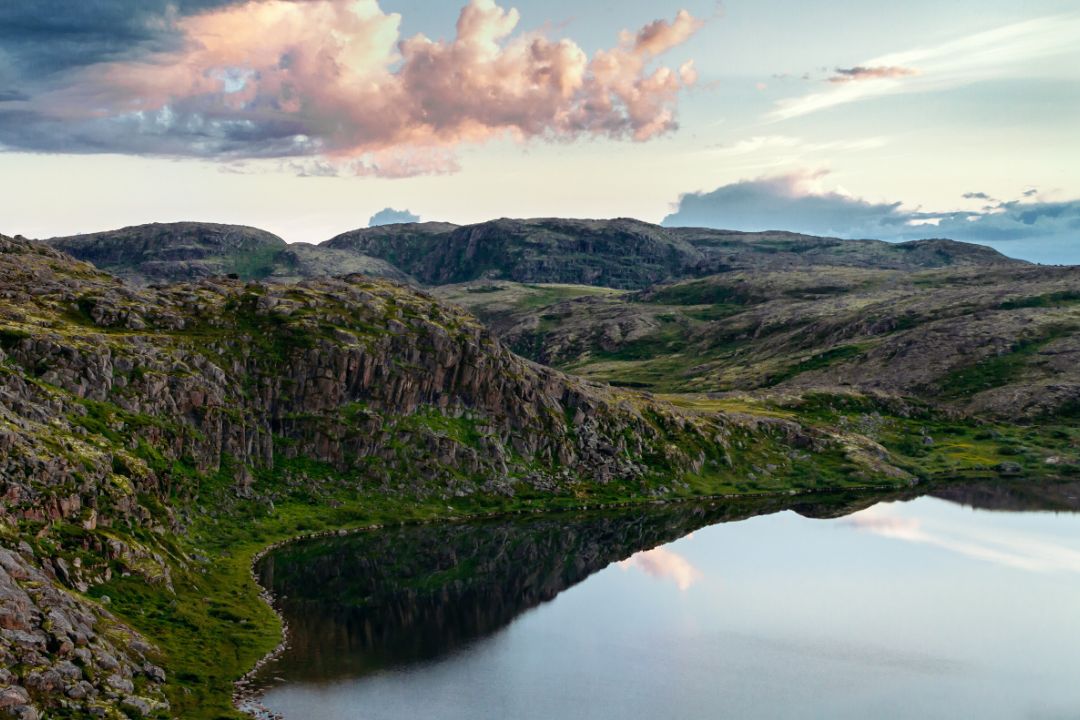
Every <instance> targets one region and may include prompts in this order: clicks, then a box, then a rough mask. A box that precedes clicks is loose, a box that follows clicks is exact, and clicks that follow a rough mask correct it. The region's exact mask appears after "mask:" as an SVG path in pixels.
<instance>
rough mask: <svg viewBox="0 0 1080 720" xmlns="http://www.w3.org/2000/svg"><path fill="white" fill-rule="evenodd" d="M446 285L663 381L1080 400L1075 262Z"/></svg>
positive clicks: (572, 349)
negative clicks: (622, 283) (624, 289)
mask: <svg viewBox="0 0 1080 720" xmlns="http://www.w3.org/2000/svg"><path fill="white" fill-rule="evenodd" d="M439 292H440V295H441V296H442V297H444V298H446V299H449V300H452V301H453V302H457V303H459V304H462V305H464V306H465V307H468V308H470V309H472V310H473V311H474V312H476V313H477V314H478V315H479V316H480V317H481V318H483V319H484V320H485V321H486V322H487V323H488V324H489V325H490V326H491V327H492V328H493V330H494V331H495V332H497V333H498V334H499V335H500V336H501V337H502V338H503V340H504V341H505V342H506V343H507V344H509V345H510V346H511V347H513V348H514V349H516V350H517V351H518V352H521V353H523V354H525V355H526V356H529V357H532V358H534V359H535V360H537V361H539V362H545V363H548V364H552V365H555V366H557V367H561V368H564V369H566V370H568V371H571V372H574V373H577V374H580V375H582V376H584V377H590V378H594V379H598V380H604V381H606V382H611V383H615V384H621V385H628V386H632V387H643V388H648V389H651V390H654V391H663V392H699V393H700V392H712V393H718V392H732V391H762V390H775V391H780V392H790V391H799V392H803V391H806V390H808V389H811V388H830V389H835V388H844V389H847V390H855V391H859V392H864V393H878V392H880V393H887V394H890V395H895V396H903V397H913V398H919V399H921V400H924V401H927V402H932V403H934V404H935V405H937V406H941V407H951V408H955V409H958V410H963V411H966V412H972V413H976V414H988V415H992V416H995V417H1000V418H1010V419H1018V418H1029V419H1033V418H1041V417H1051V416H1061V415H1071V414H1072V413H1075V412H1076V408H1078V407H1080V268H1077V267H1040V266H1026V267H1025V266H1020V267H1009V266H990V267H985V266H960V267H955V266H954V267H949V268H941V269H936V270H927V271H922V272H915V273H912V272H904V271H899V270H882V269H869V268H866V269H854V268H844V267H828V266H818V267H811V268H807V269H797V270H778V271H764V272H760V271H759V272H745V271H739V272H731V273H725V274H722V275H714V276H709V277H705V278H700V279H696V280H687V281H681V282H677V283H673V284H667V285H658V286H654V287H652V288H649V289H647V290H644V291H639V292H636V293H620V292H611V291H607V292H600V291H597V290H596V289H595V288H588V287H573V286H540V285H534V286H523V285H516V284H513V283H491V282H488V281H481V282H477V283H471V284H466V285H462V286H450V287H446V288H442V289H440V291H439Z"/></svg>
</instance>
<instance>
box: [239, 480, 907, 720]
mask: <svg viewBox="0 0 1080 720" xmlns="http://www.w3.org/2000/svg"><path fill="white" fill-rule="evenodd" d="M922 484H924V482H922V481H919V482H916V483H914V484H912V485H910V486H909V487H917V486H918V485H922ZM902 489H903V488H900V487H897V486H895V485H859V486H853V487H847V488H808V489H804V490H796V489H790V490H777V491H774V492H756V493H727V494H723V495H707V496H702V497H678V498H666V499H665V498H652V499H640V500H626V501H622V502H603V503H595V504H589V503H583V504H581V505H573V506H565V507H560V506H555V507H547V508H543V507H538V508H533V509H529V510H525V509H518V510H493V511H491V512H477V513H467V514H463V515H449V516H446V517H441V518H433V519H428V520H403V521H401V522H399V523H374V524H368V525H357V526H354V527H342V528H339V529H336V530H322V531H319V532H311V533H303V534H300V535H294V536H292V537H288V538H285V539H282V540H277V541H275V542H272V543H270V544H269V545H266V546H264V547H263V548H262V549H260V550H259V551H257V552H256V553H255V554H253V555H252V556H251V560H250V561H249V563H248V575H249V577H250V578H251V581H252V582H253V583H255V586H256V587H257V588H259V599H260V600H262V601H263V602H264V603H265V604H266V606H267V607H269V608H270V610H271V611H272V612H273V613H274V615H275V616H276V617H277V619H278V622H279V624H280V626H281V641H280V642H279V643H278V644H277V645H276V646H275V647H274V648H273V649H272V650H270V651H269V652H267V653H266V654H265V655H263V656H262V657H261V658H260V659H259V660H258V661H257V662H256V663H255V665H253V666H252V667H251V669H250V670H248V671H247V672H246V673H244V674H243V675H242V676H241V677H240V678H239V679H237V680H235V681H234V682H233V687H234V690H233V693H232V704H233V707H235V708H236V709H237V710H238V711H239V712H241V713H242V714H244V715H247V716H248V717H251V718H254V719H255V720H286V719H285V718H284V717H283V716H282V715H280V714H278V713H275V712H274V711H272V710H270V709H269V708H267V707H266V706H265V705H263V704H262V703H261V702H260V701H261V698H262V696H263V694H264V693H265V691H266V688H260V687H256V686H255V685H254V682H255V679H256V676H257V675H258V674H259V671H260V670H262V669H263V668H264V667H265V666H266V665H267V664H268V663H270V662H273V661H274V660H275V659H277V658H278V657H280V656H281V654H282V653H284V652H285V651H286V650H287V649H288V647H289V624H288V621H287V620H286V619H285V616H284V615H283V614H282V613H281V611H280V610H279V609H278V607H277V605H276V598H275V597H274V595H273V593H272V592H271V591H270V590H269V588H266V587H264V586H263V585H262V583H261V582H259V578H258V575H257V573H256V571H255V566H256V565H257V564H258V563H259V561H260V560H262V559H263V558H265V557H266V556H267V555H269V554H270V553H271V552H273V551H275V550H277V549H279V548H282V547H284V546H286V545H291V544H293V543H297V542H303V541H306V540H315V539H319V538H329V537H348V536H349V535H357V534H360V533H364V532H374V531H377V530H381V529H383V528H385V527H387V526H388V525H396V526H398V527H407V526H410V525H412V526H420V525H434V524H436V523H466V522H475V521H477V520H488V519H495V518H510V517H514V516H519V515H549V514H550V515H557V514H560V513H568V512H589V511H600V510H625V509H629V508H633V507H645V506H650V505H653V506H655V505H709V506H715V505H717V504H720V503H722V502H726V501H731V500H746V499H755V498H760V499H765V498H777V497H799V496H803V495H829V494H834V493H845V492H851V493H856V494H871V493H875V492H888V491H893V492H896V491H899V490H902Z"/></svg>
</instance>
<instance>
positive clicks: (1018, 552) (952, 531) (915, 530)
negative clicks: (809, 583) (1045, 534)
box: [843, 505, 1080, 573]
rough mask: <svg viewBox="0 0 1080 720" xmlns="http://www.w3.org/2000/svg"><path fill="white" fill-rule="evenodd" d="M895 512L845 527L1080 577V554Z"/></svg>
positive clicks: (883, 511)
mask: <svg viewBox="0 0 1080 720" xmlns="http://www.w3.org/2000/svg"><path fill="white" fill-rule="evenodd" d="M893 512H895V510H894V508H893V507H892V506H889V505H884V506H882V505H879V506H875V507H872V508H869V509H867V510H863V511H861V512H857V513H855V514H854V515H851V516H850V517H848V518H845V520H844V521H843V522H844V524H845V525H848V526H851V527H854V528H856V529H858V530H862V531H865V532H870V533H873V534H874V535H878V536H880V537H886V538H892V539H895V540H905V541H907V542H912V543H919V544H923V545H930V546H933V547H938V548H941V549H943V550H948V551H950V552H954V553H958V554H960V555H964V556H966V557H970V558H975V559H977V560H984V561H987V562H992V563H995V564H997V565H1003V566H1005V567H1011V568H1016V569H1019V570H1027V571H1030V572H1044V573H1052V572H1067V573H1080V550H1077V549H1075V548H1070V547H1066V546H1063V545H1060V544H1058V543H1055V542H1052V541H1049V540H1046V539H1042V538H1038V537H1033V536H1031V535H1026V534H1022V533H1018V532H1015V531H1006V530H1002V529H997V530H994V531H993V532H986V531H985V530H979V529H976V528H972V527H965V526H964V525H962V524H961V525H950V526H949V528H948V529H947V530H946V529H939V528H932V527H927V526H926V524H925V523H924V522H923V521H922V520H920V519H918V518H912V517H902V516H897V515H895V514H892V513H893Z"/></svg>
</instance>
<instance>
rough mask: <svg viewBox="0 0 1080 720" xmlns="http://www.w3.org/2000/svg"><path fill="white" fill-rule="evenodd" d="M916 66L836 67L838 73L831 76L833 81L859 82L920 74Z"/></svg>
mask: <svg viewBox="0 0 1080 720" xmlns="http://www.w3.org/2000/svg"><path fill="white" fill-rule="evenodd" d="M918 74H919V71H918V70H916V69H915V68H908V67H899V66H896V65H889V66H872V67H869V66H863V65H858V66H856V67H850V68H836V74H835V75H833V76H832V77H831V78H829V82H831V83H846V82H857V81H859V80H881V79H895V78H902V77H910V76H912V75H918Z"/></svg>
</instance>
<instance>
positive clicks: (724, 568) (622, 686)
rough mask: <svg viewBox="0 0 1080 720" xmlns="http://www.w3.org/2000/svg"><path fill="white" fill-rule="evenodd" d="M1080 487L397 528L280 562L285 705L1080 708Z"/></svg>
mask: <svg viewBox="0 0 1080 720" xmlns="http://www.w3.org/2000/svg"><path fill="white" fill-rule="evenodd" d="M1078 497H1080V485H1078V484H1055V485H1026V484H1024V483H1015V484H1012V485H1002V484H1001V483H996V484H987V485H980V484H973V483H966V484H957V485H946V486H941V487H939V488H937V489H936V490H934V491H932V494H928V495H922V496H916V494H915V493H911V494H909V495H906V496H898V495H894V496H887V497H876V498H874V497H866V496H862V497H860V496H848V497H837V498H822V499H819V500H814V501H812V502H811V501H807V500H805V499H798V498H785V499H778V498H774V499H768V500H762V501H753V502H751V501H740V502H732V503H724V504H719V505H713V506H708V507H691V506H673V505H668V506H663V507H658V508H650V509H648V510H633V511H622V512H617V513H616V512H607V513H568V514H557V515H545V516H530V517H526V518H523V519H514V520H504V521H485V522H477V523H460V524H451V525H439V526H417V527H401V528H390V529H384V530H380V531H376V532H370V533H362V534H357V535H351V536H347V537H334V538H328V539H318V540H309V541H303V542H298V543H294V544H291V545H288V546H285V547H283V548H280V549H279V550H277V551H275V552H274V553H272V554H270V555H269V556H267V558H265V559H264V560H263V561H262V562H261V563H260V565H259V567H258V571H259V574H260V577H261V578H262V581H263V583H264V584H265V585H266V586H267V587H268V588H270V589H272V591H273V592H274V593H275V595H276V596H277V597H278V603H279V608H280V610H281V611H282V612H283V613H284V615H285V617H286V618H287V619H288V622H289V625H290V648H289V650H288V651H287V652H286V653H285V654H284V655H282V656H281V657H280V658H278V659H277V660H275V661H273V662H272V663H270V664H268V665H267V667H266V668H265V670H264V672H263V673H262V678H261V684H262V686H263V687H264V688H265V694H264V697H263V704H264V705H265V706H266V707H268V708H269V709H270V710H272V711H274V712H276V713H279V714H280V715H282V716H283V717H284V718H286V720H294V719H295V720H344V719H345V718H349V719H361V718H362V719H365V720H392V719H402V718H446V719H457V718H460V719H462V720H465V719H466V718H468V719H470V720H475V719H477V718H526V719H530V718H595V719H597V720H608V719H610V720H616V719H618V720H622V719H626V718H642V719H644V718H650V719H653V718H686V719H690V718H718V717H731V718H791V717H811V718H866V717H874V718H958V717H972V718H976V717H977V718H1077V717H1080V515H1077V514H1075V511H1076V510H1077V509H1078V508H1080V500H1078V499H1077V498H1078Z"/></svg>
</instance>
